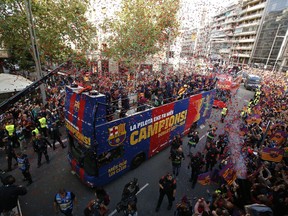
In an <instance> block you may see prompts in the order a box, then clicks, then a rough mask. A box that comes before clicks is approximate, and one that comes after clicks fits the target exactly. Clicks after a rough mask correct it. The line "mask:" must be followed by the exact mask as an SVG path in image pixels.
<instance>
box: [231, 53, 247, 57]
mask: <svg viewBox="0 0 288 216" xmlns="http://www.w3.org/2000/svg"><path fill="white" fill-rule="evenodd" d="M250 54H251V53H249V54H248V53H235V54H232V56H233V57H237V58H238V57H239V58H241V57H242V58H249V57H250Z"/></svg>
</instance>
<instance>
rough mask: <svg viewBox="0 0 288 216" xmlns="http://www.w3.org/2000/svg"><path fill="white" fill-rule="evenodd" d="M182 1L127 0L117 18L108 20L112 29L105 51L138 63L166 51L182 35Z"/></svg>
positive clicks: (105, 26)
mask: <svg viewBox="0 0 288 216" xmlns="http://www.w3.org/2000/svg"><path fill="white" fill-rule="evenodd" d="M178 9H179V0H149V1H147V0H123V1H122V10H121V11H120V12H118V13H117V17H116V18H115V19H114V20H110V21H106V22H105V23H104V30H105V31H109V32H111V34H112V35H111V36H110V37H109V38H108V40H107V47H106V49H105V50H103V54H104V55H106V56H107V57H109V58H113V59H114V60H116V61H118V62H123V61H124V62H125V63H126V65H127V66H130V67H131V66H134V65H136V64H139V63H140V62H143V61H145V59H146V58H147V57H148V56H151V55H153V54H155V53H158V52H159V51H161V50H163V47H166V46H164V45H165V44H167V42H168V40H169V39H172V38H173V37H176V36H177V35H178V27H179V24H178V21H177V12H178Z"/></svg>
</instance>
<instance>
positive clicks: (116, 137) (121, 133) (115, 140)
mask: <svg viewBox="0 0 288 216" xmlns="http://www.w3.org/2000/svg"><path fill="white" fill-rule="evenodd" d="M108 133H109V137H108V142H109V145H111V146H118V145H120V144H121V143H123V142H124V140H125V139H126V133H127V132H126V129H125V123H123V124H119V125H116V126H113V127H111V128H108Z"/></svg>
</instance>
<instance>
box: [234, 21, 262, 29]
mask: <svg viewBox="0 0 288 216" xmlns="http://www.w3.org/2000/svg"><path fill="white" fill-rule="evenodd" d="M259 23H260V21H257V22H248V23H243V24H241V25H239V26H237V28H245V27H250V26H255V25H259Z"/></svg>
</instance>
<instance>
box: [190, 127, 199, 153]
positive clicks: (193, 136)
mask: <svg viewBox="0 0 288 216" xmlns="http://www.w3.org/2000/svg"><path fill="white" fill-rule="evenodd" d="M189 136H190V139H189V141H188V143H187V145H188V147H189V154H191V147H193V148H195V147H196V145H197V144H198V142H199V140H200V138H199V135H198V131H193V132H192V133H191V134H190V135H189Z"/></svg>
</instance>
